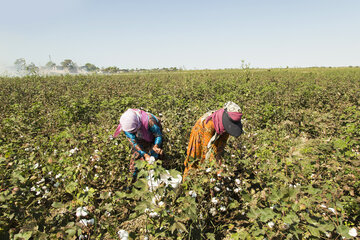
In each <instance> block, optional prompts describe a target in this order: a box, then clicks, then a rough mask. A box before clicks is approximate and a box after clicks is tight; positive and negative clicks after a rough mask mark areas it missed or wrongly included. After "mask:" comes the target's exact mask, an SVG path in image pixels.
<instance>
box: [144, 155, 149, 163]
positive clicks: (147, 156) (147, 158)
mask: <svg viewBox="0 0 360 240" xmlns="http://www.w3.org/2000/svg"><path fill="white" fill-rule="evenodd" d="M144 158H145V161H147V162H149V161H150V155H149V154H145V155H144Z"/></svg>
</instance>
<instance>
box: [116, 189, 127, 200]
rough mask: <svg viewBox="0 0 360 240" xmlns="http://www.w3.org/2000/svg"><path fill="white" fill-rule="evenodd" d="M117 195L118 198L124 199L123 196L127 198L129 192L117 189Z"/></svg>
mask: <svg viewBox="0 0 360 240" xmlns="http://www.w3.org/2000/svg"><path fill="white" fill-rule="evenodd" d="M115 195H116V196H117V197H118V198H120V199H122V198H125V197H126V195H127V194H126V193H125V192H119V191H117V192H115Z"/></svg>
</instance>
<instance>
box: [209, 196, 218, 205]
mask: <svg viewBox="0 0 360 240" xmlns="http://www.w3.org/2000/svg"><path fill="white" fill-rule="evenodd" d="M211 202H212V203H213V204H215V205H216V204H218V202H219V200H217V198H216V197H213V198H212V199H211Z"/></svg>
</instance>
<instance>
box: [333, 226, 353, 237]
mask: <svg viewBox="0 0 360 240" xmlns="http://www.w3.org/2000/svg"><path fill="white" fill-rule="evenodd" d="M336 230H337V232H338V233H339V234H340V235H341V236H343V237H346V238H350V237H351V236H350V235H349V230H350V229H349V227H348V226H345V225H339V226H338V227H337V229H336Z"/></svg>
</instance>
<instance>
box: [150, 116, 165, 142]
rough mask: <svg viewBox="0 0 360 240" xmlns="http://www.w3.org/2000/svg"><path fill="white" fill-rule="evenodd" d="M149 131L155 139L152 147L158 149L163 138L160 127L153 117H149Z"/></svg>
mask: <svg viewBox="0 0 360 240" xmlns="http://www.w3.org/2000/svg"><path fill="white" fill-rule="evenodd" d="M149 131H150V132H151V133H152V134H153V135H154V137H155V142H154V145H155V146H156V147H158V148H160V147H161V144H162V140H163V136H162V132H161V127H160V125H159V124H158V122H157V121H156V119H155V118H154V117H153V116H149Z"/></svg>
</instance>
